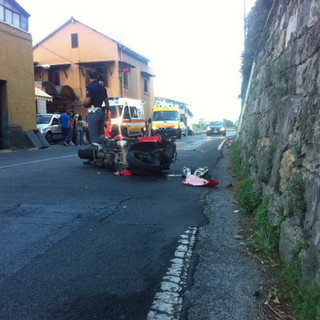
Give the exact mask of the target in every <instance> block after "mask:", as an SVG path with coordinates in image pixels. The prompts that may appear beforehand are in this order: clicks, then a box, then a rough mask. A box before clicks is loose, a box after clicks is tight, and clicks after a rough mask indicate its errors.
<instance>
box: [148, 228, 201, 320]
mask: <svg viewBox="0 0 320 320" xmlns="http://www.w3.org/2000/svg"><path fill="white" fill-rule="evenodd" d="M196 233H197V228H189V229H188V230H186V231H185V232H184V233H183V234H182V235H181V236H180V240H179V242H178V247H177V249H176V251H175V254H174V258H173V259H172V260H171V262H172V264H171V266H170V267H169V269H168V271H167V272H166V274H165V276H164V277H163V281H162V283H161V288H160V291H159V292H157V293H156V295H155V297H154V301H153V303H152V306H151V310H150V312H149V313H148V316H147V320H178V319H180V314H181V311H182V303H183V300H182V297H181V296H182V293H183V291H184V289H185V287H186V284H187V278H188V271H189V268H190V264H191V258H192V254H193V248H194V245H195V241H196Z"/></svg>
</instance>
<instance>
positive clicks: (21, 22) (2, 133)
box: [0, 0, 36, 148]
mask: <svg viewBox="0 0 320 320" xmlns="http://www.w3.org/2000/svg"><path fill="white" fill-rule="evenodd" d="M29 16H30V15H29V14H28V12H26V11H25V10H24V9H23V8H22V7H21V6H20V5H19V4H18V3H17V2H16V1H14V0H0V40H1V45H0V148H7V147H11V146H18V147H19V146H21V145H23V144H24V143H27V142H26V141H22V140H24V139H26V137H25V136H24V135H23V134H22V132H26V131H29V130H34V129H36V110H35V91H34V71H33V57H32V39H31V35H30V33H29V32H28V19H29Z"/></svg>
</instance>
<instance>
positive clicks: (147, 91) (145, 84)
mask: <svg viewBox="0 0 320 320" xmlns="http://www.w3.org/2000/svg"><path fill="white" fill-rule="evenodd" d="M148 82H149V81H148V79H147V78H144V79H143V91H144V93H149V83H148Z"/></svg>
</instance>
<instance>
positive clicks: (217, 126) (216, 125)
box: [206, 121, 227, 136]
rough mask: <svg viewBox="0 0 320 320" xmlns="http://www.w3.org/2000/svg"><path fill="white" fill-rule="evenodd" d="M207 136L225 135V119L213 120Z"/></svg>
mask: <svg viewBox="0 0 320 320" xmlns="http://www.w3.org/2000/svg"><path fill="white" fill-rule="evenodd" d="M206 133H207V136H212V135H214V134H216V135H223V136H225V135H226V134H227V128H226V126H225V124H224V123H223V121H211V122H210V123H209V125H208V128H207V131H206Z"/></svg>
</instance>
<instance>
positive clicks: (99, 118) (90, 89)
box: [83, 69, 109, 143]
mask: <svg viewBox="0 0 320 320" xmlns="http://www.w3.org/2000/svg"><path fill="white" fill-rule="evenodd" d="M89 79H90V83H89V85H88V86H87V93H86V98H85V100H84V102H83V105H84V107H85V108H87V109H88V118H87V120H88V129H89V137H90V142H91V143H93V142H96V143H98V142H99V136H100V135H104V125H105V110H106V109H108V108H109V100H108V94H107V90H106V88H105V87H104V86H103V85H102V84H101V83H99V81H98V71H97V70H96V69H90V70H89ZM103 102H104V106H103Z"/></svg>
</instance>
